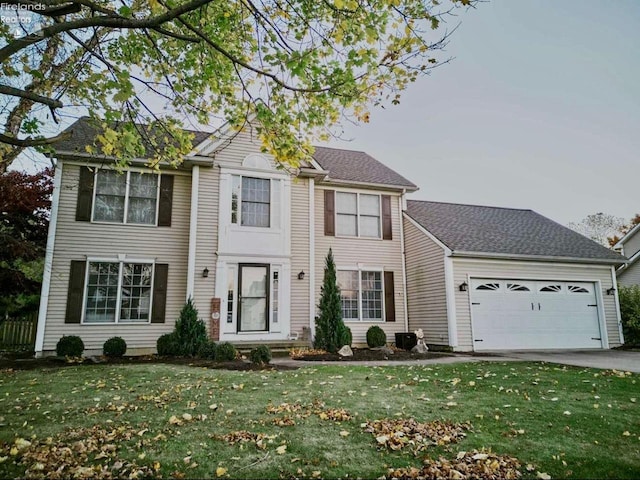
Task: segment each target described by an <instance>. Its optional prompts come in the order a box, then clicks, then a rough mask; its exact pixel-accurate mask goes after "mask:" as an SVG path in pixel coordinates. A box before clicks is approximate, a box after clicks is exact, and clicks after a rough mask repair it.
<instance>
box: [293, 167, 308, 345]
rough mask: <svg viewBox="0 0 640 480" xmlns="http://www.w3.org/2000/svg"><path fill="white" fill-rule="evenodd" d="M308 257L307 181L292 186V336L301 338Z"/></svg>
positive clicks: (299, 180)
mask: <svg viewBox="0 0 640 480" xmlns="http://www.w3.org/2000/svg"><path fill="white" fill-rule="evenodd" d="M309 257H310V255H309V180H308V179H306V178H297V179H293V180H292V182H291V333H292V334H296V333H298V334H300V336H302V329H303V328H304V327H309V282H310V277H311V273H310V271H309ZM301 271H304V272H305V274H306V275H305V279H304V280H298V273H300V272H301Z"/></svg>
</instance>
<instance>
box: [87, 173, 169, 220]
mask: <svg viewBox="0 0 640 480" xmlns="http://www.w3.org/2000/svg"><path fill="white" fill-rule="evenodd" d="M105 171H113V170H107V169H96V170H95V171H94V172H93V194H92V195H93V197H92V199H91V223H97V224H102V225H135V226H137V227H157V226H158V213H159V210H160V180H161V178H160V177H161V176H162V174H161V173H155V172H149V171H145V170H139V169H129V170H127V171H126V172H125V173H124V174H123V175H126V176H127V179H126V180H125V191H124V217H123V219H122V222H107V221H106V220H95V219H94V216H95V210H96V193H97V189H98V173H100V172H105ZM132 172H133V173H144V174H148V175H155V176H156V177H157V182H156V216H155V220H154V223H133V222H128V221H127V220H128V218H127V217H128V216H129V185H130V184H131V182H130V178H131V173H132Z"/></svg>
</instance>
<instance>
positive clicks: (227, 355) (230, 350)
mask: <svg viewBox="0 0 640 480" xmlns="http://www.w3.org/2000/svg"><path fill="white" fill-rule="evenodd" d="M236 354H237V351H236V347H234V346H233V345H231V344H230V343H228V342H222V343H219V344H218V345H217V346H216V354H215V359H216V361H217V362H232V361H233V360H235V359H236Z"/></svg>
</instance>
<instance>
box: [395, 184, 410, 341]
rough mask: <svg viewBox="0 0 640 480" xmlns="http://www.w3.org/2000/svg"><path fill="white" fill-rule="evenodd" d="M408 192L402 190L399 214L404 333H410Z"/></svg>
mask: <svg viewBox="0 0 640 480" xmlns="http://www.w3.org/2000/svg"><path fill="white" fill-rule="evenodd" d="M406 192H407V191H406V190H402V195H400V198H399V201H398V213H399V217H400V250H401V251H402V290H403V292H402V302H403V308H404V331H405V332H408V331H409V302H408V301H407V265H406V262H407V255H406V252H405V250H404V215H403V214H402V211H403V210H404V206H405V194H406Z"/></svg>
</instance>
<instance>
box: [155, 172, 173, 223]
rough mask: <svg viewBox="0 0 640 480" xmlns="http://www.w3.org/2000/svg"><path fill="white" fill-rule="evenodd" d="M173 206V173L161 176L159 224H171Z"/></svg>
mask: <svg viewBox="0 0 640 480" xmlns="http://www.w3.org/2000/svg"><path fill="white" fill-rule="evenodd" d="M172 206H173V175H161V176H160V202H159V204H158V226H159V227H170V226H171V208H172Z"/></svg>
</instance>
